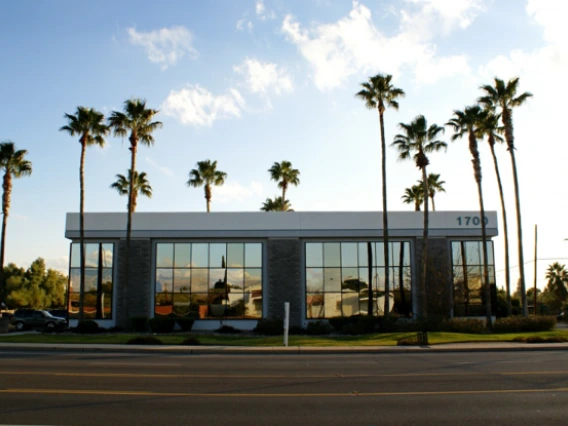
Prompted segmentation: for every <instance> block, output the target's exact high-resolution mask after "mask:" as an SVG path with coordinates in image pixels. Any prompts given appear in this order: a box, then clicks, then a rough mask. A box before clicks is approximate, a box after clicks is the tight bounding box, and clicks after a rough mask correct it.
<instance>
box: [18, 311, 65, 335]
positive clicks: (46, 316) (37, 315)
mask: <svg viewBox="0 0 568 426" xmlns="http://www.w3.org/2000/svg"><path fill="white" fill-rule="evenodd" d="M10 321H11V322H12V324H14V326H15V327H16V330H23V329H25V328H48V329H56V328H64V327H66V326H67V320H66V319H65V318H59V317H54V316H53V315H51V314H50V313H49V312H47V311H40V310H35V309H18V310H17V311H16V312H14V316H13V317H12V319H11V320H10Z"/></svg>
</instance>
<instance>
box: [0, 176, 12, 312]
mask: <svg viewBox="0 0 568 426" xmlns="http://www.w3.org/2000/svg"><path fill="white" fill-rule="evenodd" d="M11 173H12V172H11V170H10V169H9V168H8V167H7V168H6V173H5V174H4V182H3V184H2V189H3V193H2V242H0V279H1V282H0V285H1V287H0V302H4V301H5V300H6V296H7V294H6V292H7V289H6V281H5V280H4V255H5V250H6V226H7V224H8V212H9V210H10V193H11V192H12V175H11Z"/></svg>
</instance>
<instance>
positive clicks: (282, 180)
mask: <svg viewBox="0 0 568 426" xmlns="http://www.w3.org/2000/svg"><path fill="white" fill-rule="evenodd" d="M268 172H269V173H270V179H272V180H273V181H276V182H278V188H281V189H282V199H283V200H286V190H287V189H288V186H289V185H294V186H298V185H299V184H300V171H299V170H298V169H293V168H292V163H291V162H289V161H286V160H284V161H282V162H281V163H274V164H273V165H272V167H271V168H270V169H268ZM281 207H282V211H285V210H284V208H285V205H283V204H282V205H281Z"/></svg>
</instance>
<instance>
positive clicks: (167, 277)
mask: <svg viewBox="0 0 568 426" xmlns="http://www.w3.org/2000/svg"><path fill="white" fill-rule="evenodd" d="M173 281H174V271H173V270H172V269H156V292H157V293H161V292H164V291H166V292H169V293H171V292H172V291H173Z"/></svg>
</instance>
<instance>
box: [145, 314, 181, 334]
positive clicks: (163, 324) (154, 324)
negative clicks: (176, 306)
mask: <svg viewBox="0 0 568 426" xmlns="http://www.w3.org/2000/svg"><path fill="white" fill-rule="evenodd" d="M148 325H149V326H150V330H152V332H153V333H171V332H172V331H173V329H174V326H175V325H176V320H175V319H174V318H170V317H163V318H160V317H155V318H151V319H150V320H149V321H148Z"/></svg>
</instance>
